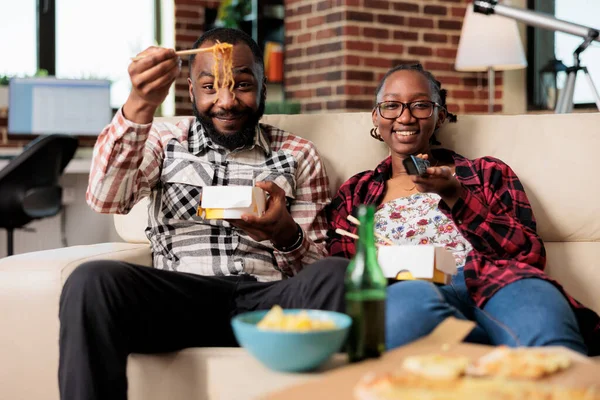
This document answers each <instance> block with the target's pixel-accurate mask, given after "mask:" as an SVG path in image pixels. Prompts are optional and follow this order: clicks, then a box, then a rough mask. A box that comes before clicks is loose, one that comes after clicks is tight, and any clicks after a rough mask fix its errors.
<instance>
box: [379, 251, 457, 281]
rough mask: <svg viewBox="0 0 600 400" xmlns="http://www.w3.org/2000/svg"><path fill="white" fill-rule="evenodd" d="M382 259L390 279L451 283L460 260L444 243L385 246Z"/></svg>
mask: <svg viewBox="0 0 600 400" xmlns="http://www.w3.org/2000/svg"><path fill="white" fill-rule="evenodd" d="M377 257H378V261H379V265H380V266H381V269H382V270H383V274H384V275H385V277H386V278H388V279H396V280H425V281H429V282H435V283H440V284H448V283H450V280H451V279H452V275H455V274H456V260H455V259H454V256H453V255H452V253H451V252H450V251H448V250H446V249H445V248H443V247H438V246H432V245H417V246H415V245H405V246H381V247H379V251H378V256H377Z"/></svg>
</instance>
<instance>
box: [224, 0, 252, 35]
mask: <svg viewBox="0 0 600 400" xmlns="http://www.w3.org/2000/svg"><path fill="white" fill-rule="evenodd" d="M251 12H252V2H251V1H250V0H224V1H223V2H221V5H220V6H219V11H218V13H217V20H216V21H215V25H216V26H220V27H224V28H236V29H243V28H244V27H243V26H242V25H243V22H244V17H245V16H246V15H248V14H250V13H251Z"/></svg>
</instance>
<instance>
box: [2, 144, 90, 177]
mask: <svg viewBox="0 0 600 400" xmlns="http://www.w3.org/2000/svg"><path fill="white" fill-rule="evenodd" d="M21 151H22V149H17V148H14V149H13V148H4V149H0V156H16V155H17V154H20V152H21ZM78 153H79V154H78ZM10 161H11V160H10V159H6V158H0V170H2V169H3V168H4V167H6V166H7V165H8V163H10ZM91 165H92V153H91V151H88V149H83V150H82V151H81V152H80V150H77V153H75V158H73V159H72V160H71V162H70V163H69V165H67V168H65V172H64V174H69V175H73V174H89V172H90V166H91Z"/></svg>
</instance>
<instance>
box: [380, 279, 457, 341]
mask: <svg viewBox="0 0 600 400" xmlns="http://www.w3.org/2000/svg"><path fill="white" fill-rule="evenodd" d="M450 315H452V311H451V307H450V305H449V304H448V303H447V302H446V301H445V300H444V298H443V296H442V294H441V293H440V291H439V290H438V289H437V288H436V287H435V285H433V284H432V283H429V282H424V281H408V282H399V283H396V284H394V285H392V286H390V287H389V288H388V291H387V301H386V342H387V347H388V348H394V347H398V346H401V345H403V344H406V343H409V342H411V341H413V340H416V339H418V338H420V337H422V336H424V335H427V334H428V333H430V332H431V331H432V330H433V329H434V328H435V327H436V326H437V325H438V324H439V323H440V322H442V321H443V320H444V319H446V318H447V317H448V316H450Z"/></svg>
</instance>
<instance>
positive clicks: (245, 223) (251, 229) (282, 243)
mask: <svg viewBox="0 0 600 400" xmlns="http://www.w3.org/2000/svg"><path fill="white" fill-rule="evenodd" d="M256 187H259V188H261V189H263V190H264V191H266V192H267V193H269V200H267V207H266V210H265V213H264V214H263V215H261V216H258V217H257V216H254V215H248V214H244V215H242V219H241V220H228V222H229V223H230V224H231V225H233V226H235V227H237V228H240V229H242V230H243V231H245V232H246V233H247V234H248V235H249V236H250V237H251V238H252V239H254V240H256V241H259V242H260V241H263V240H270V241H271V243H273V245H274V246H275V247H279V248H281V247H287V246H291V245H292V244H293V243H294V241H295V240H296V238H297V235H298V231H297V227H296V222H295V221H294V218H292V216H291V215H290V213H289V212H288V210H287V208H286V206H285V192H284V191H283V189H281V188H280V187H279V186H277V185H276V184H275V183H273V182H257V183H256Z"/></svg>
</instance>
